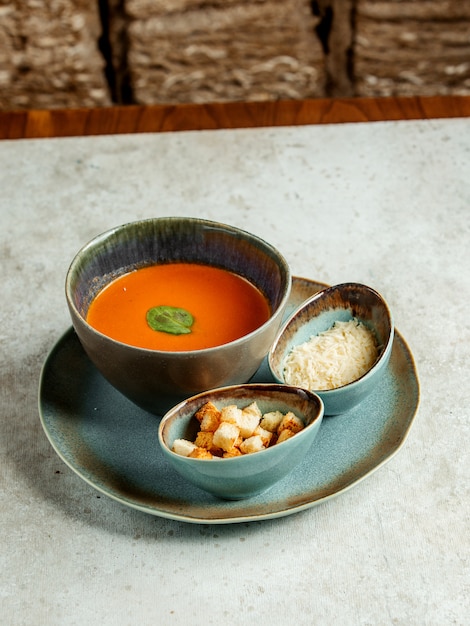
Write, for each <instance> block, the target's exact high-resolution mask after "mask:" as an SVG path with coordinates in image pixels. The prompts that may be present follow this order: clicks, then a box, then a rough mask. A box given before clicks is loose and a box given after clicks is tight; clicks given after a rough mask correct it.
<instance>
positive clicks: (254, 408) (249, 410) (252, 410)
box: [243, 402, 263, 419]
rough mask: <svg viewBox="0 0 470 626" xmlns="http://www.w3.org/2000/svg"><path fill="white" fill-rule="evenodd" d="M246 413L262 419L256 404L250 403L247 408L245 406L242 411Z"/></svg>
mask: <svg viewBox="0 0 470 626" xmlns="http://www.w3.org/2000/svg"><path fill="white" fill-rule="evenodd" d="M245 411H246V412H247V413H253V414H254V415H257V416H258V419H261V418H262V416H263V415H262V413H261V409H260V408H259V406H258V405H257V403H256V402H252V403H251V404H249V405H248V406H246V407H245V408H244V409H243V412H245Z"/></svg>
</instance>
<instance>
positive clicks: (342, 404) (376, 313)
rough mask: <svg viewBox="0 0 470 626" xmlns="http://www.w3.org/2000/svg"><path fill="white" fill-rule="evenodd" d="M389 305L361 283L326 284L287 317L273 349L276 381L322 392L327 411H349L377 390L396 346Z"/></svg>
mask: <svg viewBox="0 0 470 626" xmlns="http://www.w3.org/2000/svg"><path fill="white" fill-rule="evenodd" d="M393 335H394V326H393V319H392V314H391V312H390V309H389V307H388V305H387V303H386V301H385V300H384V298H383V297H382V296H381V295H380V294H379V293H378V292H377V291H375V290H374V289H372V288H371V287H368V286H366V285H362V284H360V283H343V284H340V285H334V286H333V287H327V288H326V289H323V290H322V291H319V292H318V293H316V294H315V295H314V296H312V297H311V298H309V299H308V300H306V301H305V302H304V303H303V304H302V305H301V306H300V307H299V308H298V309H297V310H296V311H294V312H293V313H292V315H291V316H290V317H289V318H288V319H287V320H286V322H285V323H284V324H283V326H282V328H281V329H280V331H279V333H278V335H277V337H276V339H275V340H274V343H273V345H272V346H271V349H270V351H269V355H268V363H269V368H270V370H271V373H272V375H273V377H274V378H275V380H276V381H277V382H280V383H285V384H288V385H294V386H297V387H301V388H303V389H308V390H310V391H314V392H315V393H317V394H318V395H319V396H320V397H321V398H322V400H323V403H324V407H325V415H336V414H339V413H344V412H346V411H348V410H349V409H351V408H353V407H354V406H356V405H357V404H359V403H360V402H361V401H362V400H363V399H364V398H365V397H366V396H367V395H369V393H370V392H371V391H372V390H373V389H374V388H375V386H376V385H377V384H378V382H379V381H380V379H381V377H382V375H383V373H384V372H385V370H386V367H387V364H388V361H389V359H390V355H391V352H392V345H393Z"/></svg>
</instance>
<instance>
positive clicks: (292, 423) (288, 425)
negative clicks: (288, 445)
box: [277, 411, 305, 434]
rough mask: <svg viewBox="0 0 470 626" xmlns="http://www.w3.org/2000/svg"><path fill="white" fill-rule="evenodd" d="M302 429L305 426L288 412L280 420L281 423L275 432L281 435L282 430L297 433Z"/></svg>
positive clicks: (298, 418)
mask: <svg viewBox="0 0 470 626" xmlns="http://www.w3.org/2000/svg"><path fill="white" fill-rule="evenodd" d="M304 427H305V425H304V423H303V421H302V420H301V419H300V417H297V415H294V413H292V411H289V412H288V413H286V414H285V415H284V417H283V418H282V420H281V423H280V424H279V426H278V427H277V432H278V434H281V433H282V431H283V430H291V431H292V432H293V433H298V432H299V431H300V430H302V429H303V428H304Z"/></svg>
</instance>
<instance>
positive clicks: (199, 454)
mask: <svg viewBox="0 0 470 626" xmlns="http://www.w3.org/2000/svg"><path fill="white" fill-rule="evenodd" d="M189 456H190V458H192V459H213V458H214V457H213V456H212V454H211V453H210V452H209V450H206V449H205V448H194V450H193V451H192V452H191V454H190V455H189Z"/></svg>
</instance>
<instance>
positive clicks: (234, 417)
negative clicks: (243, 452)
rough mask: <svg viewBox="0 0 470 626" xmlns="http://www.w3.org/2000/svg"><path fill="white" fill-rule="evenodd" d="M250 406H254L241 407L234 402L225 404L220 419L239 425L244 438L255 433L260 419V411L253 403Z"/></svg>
mask: <svg viewBox="0 0 470 626" xmlns="http://www.w3.org/2000/svg"><path fill="white" fill-rule="evenodd" d="M250 406H251V407H252V408H250V407H247V409H239V408H238V407H237V406H235V405H234V404H231V405H229V406H224V407H223V408H222V409H221V411H220V421H221V422H229V423H230V424H235V425H236V426H238V428H239V430H240V435H241V436H242V437H243V439H246V438H247V437H250V436H251V435H252V434H253V431H254V430H255V428H256V427H257V426H258V424H259V420H260V418H259V415H258V412H257V411H256V410H255V409H254V407H253V406H252V405H250Z"/></svg>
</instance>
